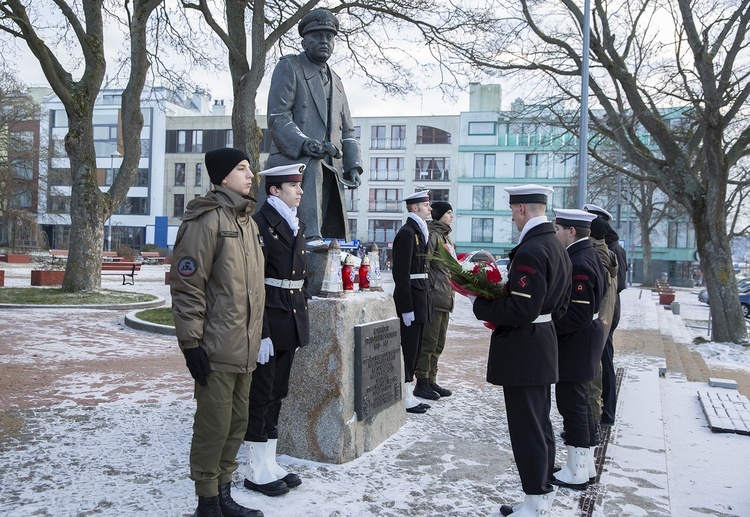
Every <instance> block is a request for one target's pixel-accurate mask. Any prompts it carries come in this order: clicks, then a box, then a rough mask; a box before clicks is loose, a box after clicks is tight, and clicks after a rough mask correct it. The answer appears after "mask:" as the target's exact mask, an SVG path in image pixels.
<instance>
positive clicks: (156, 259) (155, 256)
mask: <svg viewBox="0 0 750 517" xmlns="http://www.w3.org/2000/svg"><path fill="white" fill-rule="evenodd" d="M141 257H143V261H144V262H146V263H147V264H163V263H164V261H165V260H166V258H167V257H162V256H160V255H159V252H158V251H141Z"/></svg>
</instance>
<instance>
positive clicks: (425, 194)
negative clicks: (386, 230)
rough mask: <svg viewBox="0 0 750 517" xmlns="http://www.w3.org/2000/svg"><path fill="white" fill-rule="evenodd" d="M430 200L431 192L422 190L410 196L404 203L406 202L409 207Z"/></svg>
mask: <svg viewBox="0 0 750 517" xmlns="http://www.w3.org/2000/svg"><path fill="white" fill-rule="evenodd" d="M429 200H430V191H429V190H420V191H419V192H415V193H414V194H409V195H408V196H406V197H405V198H404V199H402V201H405V202H406V204H407V205H413V204H414V203H422V202H424V201H429Z"/></svg>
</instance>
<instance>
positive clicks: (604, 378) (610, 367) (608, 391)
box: [583, 204, 629, 425]
mask: <svg viewBox="0 0 750 517" xmlns="http://www.w3.org/2000/svg"><path fill="white" fill-rule="evenodd" d="M583 209H584V210H586V211H587V212H591V213H592V214H596V215H598V216H599V217H601V218H602V219H604V220H605V221H606V222H607V223H609V222H610V221H611V220H612V214H610V213H609V212H607V211H606V210H605V209H603V208H601V207H598V206H596V205H592V204H586V205H583ZM604 242H605V243H606V244H607V247H608V248H609V249H610V250H611V251H612V252H613V253H614V254H615V257H617V297H616V298H615V312H614V314H613V315H612V325H611V326H610V329H609V334H607V335H606V336H604V337H605V338H606V343H605V345H604V352H603V353H602V374H601V383H600V384H601V392H602V395H601V400H602V417H601V422H600V423H601V424H602V425H612V424H613V423H614V422H615V410H616V409H617V389H616V384H617V379H616V374H615V364H614V355H615V348H614V340H613V339H614V334H615V329H616V328H617V325H618V324H619V323H620V293H621V292H622V290H623V289H625V288H626V287H627V275H628V269H629V267H628V255H627V253H626V252H625V248H623V247H622V246H621V245H620V236H619V235H617V232H615V230H614V229H613V228H612V227H611V226H609V227H608V228H607V233H606V234H605V235H604Z"/></svg>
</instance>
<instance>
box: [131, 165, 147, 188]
mask: <svg viewBox="0 0 750 517" xmlns="http://www.w3.org/2000/svg"><path fill="white" fill-rule="evenodd" d="M133 186H135V187H148V169H138V176H137V177H136V178H135V181H133Z"/></svg>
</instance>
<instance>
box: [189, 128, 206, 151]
mask: <svg viewBox="0 0 750 517" xmlns="http://www.w3.org/2000/svg"><path fill="white" fill-rule="evenodd" d="M192 133H193V146H192V148H191V149H190V151H191V152H194V153H202V152H203V131H200V130H196V131H193V132H192Z"/></svg>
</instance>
